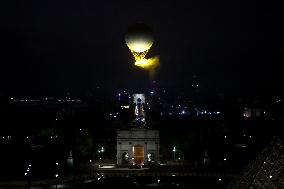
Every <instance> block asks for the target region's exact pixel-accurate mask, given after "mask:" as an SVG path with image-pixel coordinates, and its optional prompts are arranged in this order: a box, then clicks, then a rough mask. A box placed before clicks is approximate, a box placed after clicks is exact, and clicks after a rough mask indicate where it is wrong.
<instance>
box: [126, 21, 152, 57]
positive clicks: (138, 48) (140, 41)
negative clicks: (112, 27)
mask: <svg viewBox="0 0 284 189" xmlns="http://www.w3.org/2000/svg"><path fill="white" fill-rule="evenodd" d="M125 42H126V44H127V46H128V48H129V49H130V50H132V51H134V52H144V51H146V50H149V49H150V48H151V46H152V44H153V42H154V36H153V32H152V31H151V29H150V28H149V27H148V26H147V25H145V24H142V23H137V24H134V25H133V26H131V27H130V28H129V29H128V32H127V33H126V35H125Z"/></svg>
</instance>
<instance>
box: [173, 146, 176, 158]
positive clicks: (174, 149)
mask: <svg viewBox="0 0 284 189" xmlns="http://www.w3.org/2000/svg"><path fill="white" fill-rule="evenodd" d="M173 153H174V160H175V159H176V147H175V146H174V148H173Z"/></svg>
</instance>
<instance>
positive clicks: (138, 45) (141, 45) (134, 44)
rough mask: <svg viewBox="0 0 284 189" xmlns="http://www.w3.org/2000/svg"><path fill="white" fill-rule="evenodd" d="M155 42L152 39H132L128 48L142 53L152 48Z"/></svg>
mask: <svg viewBox="0 0 284 189" xmlns="http://www.w3.org/2000/svg"><path fill="white" fill-rule="evenodd" d="M152 44H153V42H151V41H146V40H145V41H144V40H143V41H131V42H128V43H127V46H128V48H129V49H130V50H131V51H134V52H137V53H141V52H144V51H147V50H149V49H150V48H151V46H152Z"/></svg>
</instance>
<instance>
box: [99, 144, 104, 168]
mask: <svg viewBox="0 0 284 189" xmlns="http://www.w3.org/2000/svg"><path fill="white" fill-rule="evenodd" d="M104 151H105V150H104V147H101V149H99V150H98V153H99V154H102V155H101V157H100V162H99V167H100V166H101V160H102V157H103V152H104Z"/></svg>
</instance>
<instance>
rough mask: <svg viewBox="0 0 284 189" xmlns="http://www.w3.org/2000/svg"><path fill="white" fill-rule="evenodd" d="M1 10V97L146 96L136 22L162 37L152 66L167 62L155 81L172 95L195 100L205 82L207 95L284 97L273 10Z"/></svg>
mask: <svg viewBox="0 0 284 189" xmlns="http://www.w3.org/2000/svg"><path fill="white" fill-rule="evenodd" d="M0 4H1V6H0V7H1V8H0V16H1V25H0V30H1V31H0V32H1V35H0V39H1V43H0V46H1V56H0V58H1V68H0V93H4V94H7V95H53V94H55V95H58V94H59V95H60V94H64V93H66V92H67V91H69V92H70V93H74V94H84V93H87V92H90V91H93V90H94V89H95V88H96V87H97V86H101V87H104V88H108V89H122V88H130V89H131V88H135V87H136V88H137V86H139V87H141V88H147V87H148V86H149V83H150V81H149V79H148V73H147V72H145V71H143V70H141V69H139V68H136V67H135V66H134V65H133V58H132V56H131V54H130V52H129V50H128V48H127V46H126V44H125V42H124V35H125V33H126V31H127V28H128V27H129V26H130V25H131V24H134V23H136V22H144V23H146V24H147V25H149V26H150V27H151V28H152V29H153V31H154V35H155V42H154V44H153V46H152V48H151V49H150V52H149V56H148V57H151V56H155V55H159V56H160V67H159V69H158V70H157V71H156V76H155V80H157V81H158V83H159V84H160V85H161V86H163V87H166V88H169V89H180V90H190V87H189V86H190V85H191V84H192V77H193V75H196V76H197V78H198V81H199V83H200V86H201V87H202V88H204V89H206V90H218V91H224V92H228V93H236V92H241V93H247V92H248V93H249V92H254V91H258V92H261V93H262V92H265V93H277V92H279V91H281V88H282V85H281V78H282V76H281V72H282V71H281V69H280V63H281V62H283V55H281V54H283V53H282V51H283V48H280V44H281V43H282V42H283V37H282V33H283V30H281V29H280V28H281V27H280V25H281V23H282V18H281V17H280V16H276V13H277V11H276V10H275V8H274V6H276V5H274V4H273V3H272V2H270V1H267V2H266V3H265V4H260V3H259V1H253V2H250V3H248V2H247V1H244V3H240V2H238V1H230V2H225V3H224V2H222V3H221V2H219V3H216V2H213V1H196V2H193V1H188V2H187V1H186V2H178V1H177V0H175V1H165V0H164V1H154V0H140V1H135V0H132V1H128V0H127V1H121V2H118V1H109V0H101V1H94V0H88V1H87V0H86V1H85V0H78V1H74V0H67V1H43V0H40V1H39V0H32V1H27V0H22V1H20V0H15V1H7V2H5V3H3V2H1V3H0ZM281 46H283V45H281Z"/></svg>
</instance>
